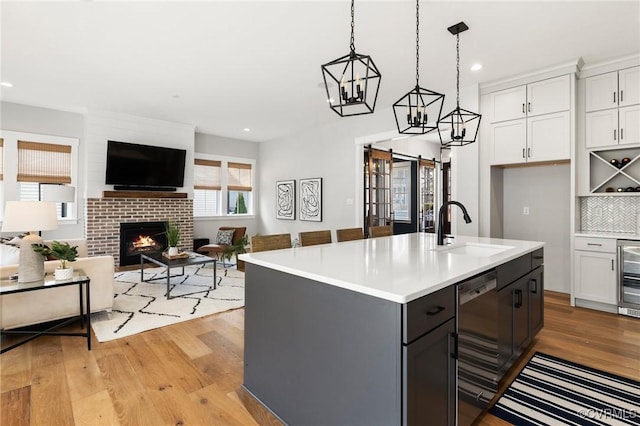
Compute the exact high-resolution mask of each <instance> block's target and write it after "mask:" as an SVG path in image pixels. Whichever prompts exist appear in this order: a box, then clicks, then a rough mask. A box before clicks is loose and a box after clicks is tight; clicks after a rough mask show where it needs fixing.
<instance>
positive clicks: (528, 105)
mask: <svg viewBox="0 0 640 426" xmlns="http://www.w3.org/2000/svg"><path fill="white" fill-rule="evenodd" d="M527 110H528V111H529V112H531V102H529V103H528V104H527Z"/></svg>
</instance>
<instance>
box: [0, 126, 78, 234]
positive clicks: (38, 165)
mask: <svg viewBox="0 0 640 426" xmlns="http://www.w3.org/2000/svg"><path fill="white" fill-rule="evenodd" d="M0 141H1V142H0V180H1V185H0V197H1V198H2V199H1V200H0V201H1V202H2V203H3V204H4V202H5V201H7V200H41V199H42V198H41V197H42V187H41V184H51V185H53V186H55V185H68V186H74V187H75V186H77V185H76V181H77V170H78V139H75V138H67V137H61V136H49V135H41V134H30V133H21V132H13V131H5V130H3V131H0ZM5 157H6V158H9V159H13V161H5V160H4V158H5ZM16 159H17V161H16ZM56 207H57V210H58V219H66V220H73V221H75V219H76V217H77V205H76V203H75V202H72V203H66V202H65V203H63V202H58V203H56Z"/></svg>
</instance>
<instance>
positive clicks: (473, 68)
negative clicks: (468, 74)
mask: <svg viewBox="0 0 640 426" xmlns="http://www.w3.org/2000/svg"><path fill="white" fill-rule="evenodd" d="M481 69H482V64H473V65H471V71H480V70H481Z"/></svg>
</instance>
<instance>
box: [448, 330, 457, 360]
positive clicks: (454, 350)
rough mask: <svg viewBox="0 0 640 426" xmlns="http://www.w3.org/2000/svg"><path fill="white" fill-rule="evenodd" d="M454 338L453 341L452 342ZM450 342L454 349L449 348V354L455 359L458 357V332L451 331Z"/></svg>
mask: <svg viewBox="0 0 640 426" xmlns="http://www.w3.org/2000/svg"><path fill="white" fill-rule="evenodd" d="M452 339H453V343H451V340H452ZM449 344H450V345H451V346H453V351H451V348H450V349H449V355H450V356H451V358H453V359H458V333H449Z"/></svg>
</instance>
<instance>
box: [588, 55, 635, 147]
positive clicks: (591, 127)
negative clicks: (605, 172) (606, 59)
mask: <svg viewBox="0 0 640 426" xmlns="http://www.w3.org/2000/svg"><path fill="white" fill-rule="evenodd" d="M585 87H586V93H585V102H586V104H585V110H586V119H585V123H586V129H585V130H586V132H585V133H586V134H585V146H586V148H587V149H591V148H604V147H615V146H619V145H631V144H640V67H631V68H626V69H623V70H620V71H613V72H609V73H606V74H600V75H596V76H593V77H588V78H587V79H586V85H585Z"/></svg>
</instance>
